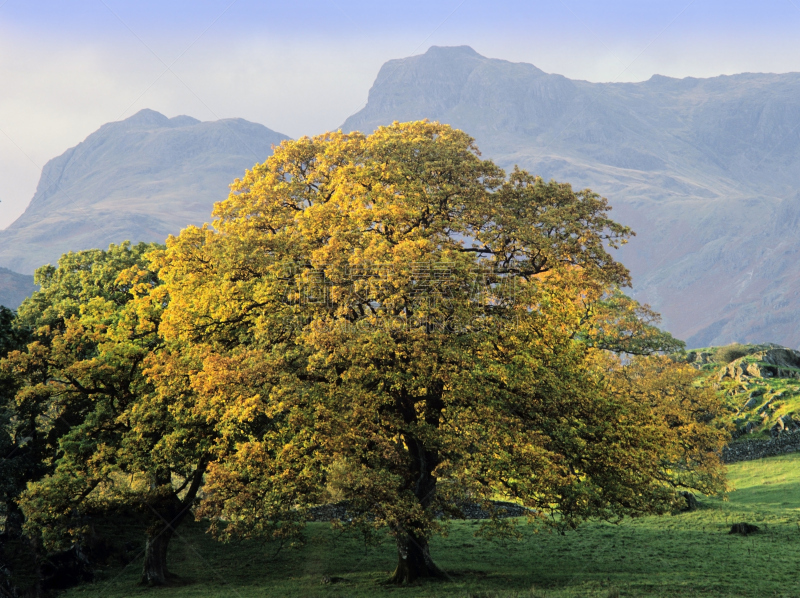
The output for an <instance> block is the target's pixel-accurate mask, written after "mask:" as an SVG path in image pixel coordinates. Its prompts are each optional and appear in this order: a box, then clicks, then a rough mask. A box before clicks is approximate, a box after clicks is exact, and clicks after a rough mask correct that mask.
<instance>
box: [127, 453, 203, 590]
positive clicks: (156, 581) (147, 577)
mask: <svg viewBox="0 0 800 598" xmlns="http://www.w3.org/2000/svg"><path fill="white" fill-rule="evenodd" d="M207 464H208V461H207V460H205V459H204V460H203V461H201V462H200V463H199V464H198V466H197V469H195V471H194V473H193V474H192V476H191V478H189V479H187V480H186V482H187V483H188V482H189V480H191V484H190V485H189V487H188V488H187V490H186V496H184V498H183V500H181V499H180V498H178V494H177V492H176V491H175V489H174V488H173V487H172V479H171V478H172V476H171V473H170V472H169V471H160V472H156V473H154V474H153V476H152V478H151V481H150V487H151V490H152V491H153V495H152V498H151V502H150V504H148V507H149V508H150V510H151V511H152V513H153V514H154V515H156V518H155V519H154V521H153V523H152V524H151V525H150V526H149V527H148V528H147V543H146V545H145V549H144V564H143V565H142V578H141V580H140V581H139V585H144V586H165V585H168V584H169V583H170V582H171V581H173V580H175V579H176V578H177V577H178V576H177V575H174V574H172V573H170V572H169V570H168V569H167V549H168V548H169V541H170V540H172V536H174V535H175V530H176V529H177V528H178V526H179V525H180V524H181V522H183V520H184V519H186V516H187V515H188V514H189V512H190V508H191V506H192V505H193V504H194V500H195V498H196V497H197V492H198V490H199V489H200V486H201V484H202V482H203V474H204V473H205V469H206V466H207ZM181 489H182V488H179V489H178V491H180V490H181Z"/></svg>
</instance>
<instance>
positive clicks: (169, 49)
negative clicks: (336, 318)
mask: <svg viewBox="0 0 800 598" xmlns="http://www.w3.org/2000/svg"><path fill="white" fill-rule="evenodd" d="M798 31H800V0H775V1H772V0H762V1H760V2H755V1H750V2H739V1H735V0H729V1H722V0H707V1H704V0H685V1H684V0H680V1H660V0H635V1H633V0H630V1H628V0H619V1H609V2H604V1H602V0H594V1H585V0H581V1H577V0H552V1H546V2H540V1H536V0H529V1H522V0H519V1H515V0H492V1H491V2H489V1H488V0H441V1H440V0H428V1H425V2H423V1H418V0H404V1H394V0H392V1H380V0H372V1H356V0H307V1H288V0H287V1H285V2H272V1H270V0H266V1H263V0H262V1H254V0H219V1H217V0H193V1H192V2H188V1H168V0H160V1H158V2H156V1H152V0H139V1H136V2H131V1H125V2H123V1H119V0H59V1H56V0H0V229H1V228H5V227H6V226H8V225H9V224H11V222H13V221H14V220H15V219H16V218H17V217H18V216H19V215H20V214H21V213H22V212H23V211H24V209H25V207H26V206H27V204H28V203H29V201H30V199H31V197H32V196H33V193H34V191H35V189H36V184H37V182H38V180H39V175H40V173H41V168H42V167H43V166H44V164H45V163H46V162H47V161H48V160H50V159H51V158H54V157H56V156H58V155H60V154H61V153H63V152H64V151H65V150H66V149H68V148H69V147H72V146H74V145H76V144H78V143H79V142H80V141H82V140H83V139H84V138H86V137H87V136H88V135H89V134H90V133H92V132H93V131H95V130H96V129H98V128H99V127H100V126H101V125H102V124H104V123H106V122H110V121H115V120H122V119H124V118H127V117H128V116H131V115H132V114H134V113H136V112H138V111H139V110H141V109H142V108H151V109H153V110H157V111H159V112H162V113H163V114H166V115H167V116H169V117H172V116H177V115H179V114H188V115H190V116H193V117H195V118H198V119H200V120H217V119H220V118H230V117H241V118H245V119H247V120H250V121H254V122H258V123H261V124H264V125H266V126H267V127H269V128H271V129H273V130H276V131H279V132H281V133H284V134H286V135H290V136H292V137H298V136H301V135H313V134H318V133H322V132H324V131H326V130H330V129H335V128H337V127H338V126H339V125H341V124H342V123H343V122H344V120H345V119H346V118H347V117H348V116H349V115H351V114H353V113H354V112H357V111H358V110H359V109H361V108H362V107H363V106H364V104H365V103H366V101H367V94H368V92H369V88H370V86H371V85H372V82H373V80H374V79H375V76H376V75H377V73H378V70H379V69H380V67H381V65H382V64H383V63H384V62H386V61H387V60H391V59H393V58H404V57H407V56H411V55H415V54H421V53H424V52H425V51H426V50H427V49H428V48H429V47H430V46H432V45H436V46H454V45H469V46H471V47H472V48H474V49H475V50H476V51H478V52H479V53H481V54H483V55H484V56H488V57H491V58H502V59H505V60H511V61H514V62H528V63H532V64H535V65H536V66H538V67H539V68H541V69H543V70H544V71H547V72H550V73H559V74H562V75H565V76H567V77H570V78H572V79H585V80H588V81H643V80H646V79H649V78H650V77H651V76H652V75H653V74H661V75H667V76H672V77H687V76H692V77H713V76H717V75H722V74H735V73H741V72H774V73H784V72H800V43H798V41H800V40H798V37H799V36H800V34H798V33H797V32H798Z"/></svg>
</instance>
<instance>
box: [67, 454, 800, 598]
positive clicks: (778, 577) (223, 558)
mask: <svg viewBox="0 0 800 598" xmlns="http://www.w3.org/2000/svg"><path fill="white" fill-rule="evenodd" d="M729 471H730V479H731V481H732V482H733V483H734V484H735V486H736V488H737V489H736V490H735V491H734V492H731V493H730V494H729V500H728V501H723V500H722V499H721V498H704V499H702V500H701V502H702V505H703V508H702V509H701V510H699V511H696V512H693V513H683V514H678V515H667V516H664V517H647V518H642V519H637V520H629V521H626V522H624V523H622V524H620V525H611V524H606V523H590V524H587V525H585V526H583V527H581V528H579V530H578V531H577V532H571V533H568V534H567V535H565V536H561V535H558V534H555V533H546V532H545V533H539V534H528V535H527V536H526V538H525V539H524V540H523V541H521V542H509V543H507V544H504V545H498V544H493V543H490V542H486V541H483V540H479V539H476V538H475V537H474V536H473V532H474V530H475V529H477V528H476V526H475V525H474V524H473V523H472V522H464V523H458V524H455V525H453V527H452V530H451V533H450V535H449V536H448V537H446V538H437V539H436V540H434V542H433V543H432V554H433V556H434V558H435V559H436V560H437V562H438V564H439V565H440V566H442V567H443V568H444V569H445V570H446V571H447V572H448V574H449V575H450V580H448V581H446V582H436V583H424V584H420V585H417V586H413V587H408V588H395V587H386V586H382V585H380V582H381V581H383V580H384V579H386V577H387V576H388V574H389V572H390V570H391V569H392V568H393V567H394V564H395V553H394V550H393V548H392V545H391V544H390V542H389V541H388V540H387V541H386V542H385V543H383V544H382V545H380V546H377V547H367V548H365V546H364V545H363V543H360V542H359V541H357V540H356V539H353V538H345V537H342V536H338V535H337V534H335V533H333V532H331V531H330V528H329V526H327V525H324V524H313V525H311V526H309V530H308V531H309V534H308V535H309V542H308V544H307V545H306V547H304V548H302V549H299V550H284V551H281V552H279V553H278V554H277V555H276V554H275V546H272V545H262V544H260V543H257V542H242V543H237V544H230V545H223V544H219V543H217V542H215V541H213V540H212V539H211V538H209V537H208V536H207V535H205V534H203V533H202V527H201V526H200V525H199V524H193V525H191V526H187V528H186V529H182V530H180V534H181V537H180V538H178V539H175V540H173V545H172V550H171V554H170V566H171V569H172V570H173V571H174V572H175V573H177V574H178V575H180V576H181V578H182V580H183V585H180V586H177V587H171V588H166V589H147V588H139V587H137V586H136V581H137V578H138V573H139V568H140V566H141V561H135V562H134V563H132V564H131V565H129V566H128V567H125V568H122V567H114V568H110V569H107V570H103V571H101V572H100V574H99V576H98V579H97V581H96V582H95V583H94V584H91V585H85V586H81V587H78V588H74V589H72V590H70V591H68V592H65V593H64V594H63V596H65V597H70V598H77V597H78V596H80V597H87V598H88V597H98V598H100V597H103V598H116V597H123V596H124V597H129V596H154V597H159V598H161V597H164V598H166V597H170V598H171V597H173V596H174V597H176V598H183V597H190V596H191V597H203V598H211V597H222V596H226V597H227V596H233V597H241V598H250V597H256V596H258V597H271V596H275V597H278V596H280V597H283V596H287V597H289V596H298V597H299V596H303V597H306V596H308V597H315V596H342V597H345V596H346V597H350V596H354V597H358V596H363V597H367V596H369V597H375V596H377V597H381V596H386V597H404V596H454V597H455V596H459V597H462V596H463V597H468V596H472V597H479V596H480V597H487V598H488V597H495V596H496V597H498V598H499V597H508V598H511V597H514V596H516V597H523V596H524V597H529V598H533V597H548V598H550V597H552V598H561V597H598V598H608V597H610V596H616V595H619V596H715V597H718V596H754V597H755V596H758V597H766V596H785V597H790V596H791V597H796V596H800V577H798V575H797V565H798V560H800V454H795V455H786V456H782V457H775V458H771V459H764V460H760V461H750V462H745V463H738V464H735V465H733V466H731V467H730V469H729ZM740 521H746V522H748V523H753V524H756V525H758V526H759V527H761V529H762V532H761V533H758V534H755V535H751V536H747V537H741V536H731V535H728V533H727V532H728V530H729V528H730V526H731V524H732V523H735V522H740ZM325 576H328V577H334V576H335V577H340V578H342V579H343V580H342V581H339V582H338V583H335V584H324V583H323V578H324V577H325Z"/></svg>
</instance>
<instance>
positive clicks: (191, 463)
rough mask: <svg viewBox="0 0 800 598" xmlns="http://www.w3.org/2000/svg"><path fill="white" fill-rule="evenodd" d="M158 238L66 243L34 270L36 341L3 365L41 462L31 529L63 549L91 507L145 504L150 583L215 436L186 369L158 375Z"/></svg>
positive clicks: (165, 358)
mask: <svg viewBox="0 0 800 598" xmlns="http://www.w3.org/2000/svg"><path fill="white" fill-rule="evenodd" d="M155 248H157V246H156V245H146V244H139V245H136V246H133V247H131V246H130V244H128V243H125V244H122V245H120V246H114V245H112V246H111V247H110V248H109V249H108V250H105V251H102V250H89V251H81V252H77V253H68V254H66V255H64V256H63V257H62V258H61V259H60V260H59V263H58V266H57V267H53V266H45V267H43V268H40V269H39V270H37V272H36V282H37V284H39V285H40V286H41V289H40V290H39V291H38V292H36V293H35V294H34V295H33V296H32V297H31V298H29V299H28V300H26V301H25V302H24V303H23V304H22V306H21V307H20V310H19V321H20V325H24V326H25V327H26V328H28V329H30V330H31V334H32V338H31V339H30V340H31V342H30V343H28V345H27V347H25V349H24V350H21V351H14V352H11V353H10V354H9V355H8V356H7V357H6V358H5V359H4V360H3V361H2V363H1V364H0V366H1V367H2V370H3V371H4V372H5V373H6V375H7V376H11V377H13V379H14V380H15V383H16V386H17V388H16V393H15V400H14V403H13V407H12V408H13V412H14V415H15V416H16V417H15V421H16V422H17V424H16V425H17V428H18V429H17V430H15V434H16V436H17V437H20V438H22V437H26V438H27V439H28V442H29V444H30V446H32V447H37V449H38V451H39V453H40V454H39V455H38V457H39V458H38V462H37V464H38V465H39V467H40V468H43V471H41V472H40V474H41V475H39V476H36V477H32V478H30V477H29V479H28V480H27V481H28V482H29V483H28V487H27V489H26V490H25V492H24V493H22V494H21V496H19V497H15V501H14V502H15V503H16V504H18V505H20V506H21V507H22V510H23V511H24V514H25V518H26V522H25V525H26V527H27V528H28V530H30V532H31V533H32V534H36V535H37V536H39V537H41V539H42V541H43V543H44V546H45V547H47V548H49V549H63V548H66V547H69V546H70V545H73V544H76V543H80V542H82V541H84V540H85V536H86V533H87V529H88V528H87V522H88V520H87V518H86V514H87V513H90V512H103V511H107V510H109V509H115V508H118V507H124V508H126V509H127V510H128V512H131V511H133V512H138V513H139V514H140V516H141V518H142V520H143V523H144V527H145V532H146V543H145V549H144V566H143V572H142V582H143V583H147V584H165V583H167V582H168V581H169V572H168V571H167V568H166V556H167V548H168V545H169V541H170V539H171V538H172V536H173V535H174V533H175V530H176V528H177V527H178V525H179V524H180V523H181V521H183V520H184V519H185V518H186V516H187V515H189V513H190V508H191V507H192V505H193V504H194V502H195V499H196V497H197V494H198V490H199V488H200V486H201V484H202V480H203V474H204V471H205V466H206V463H207V461H208V455H209V450H208V446H207V445H208V443H210V442H211V440H210V439H209V436H208V435H207V434H206V431H207V429H206V427H205V425H204V421H203V420H201V419H198V418H197V417H195V416H194V415H193V413H194V412H193V410H192V409H191V406H189V407H187V405H186V404H187V401H188V402H191V400H192V399H191V397H190V396H189V395H188V394H186V388H185V385H182V384H181V379H180V378H179V377H177V378H175V379H173V380H172V384H161V385H159V386H158V388H156V386H155V385H154V383H153V382H151V379H150V377H151V376H152V377H156V378H157V377H159V376H161V375H164V372H165V371H166V370H169V368H170V364H171V363H172V361H171V355H172V354H173V353H174V349H173V348H170V347H168V346H165V345H164V344H163V343H162V342H161V339H160V337H159V335H158V334H157V328H158V319H159V314H160V312H161V310H162V309H163V304H162V303H160V302H158V301H157V300H156V299H154V298H153V297H155V296H156V294H155V293H153V289H154V288H155V287H156V286H157V279H156V277H155V275H154V273H152V272H150V271H148V270H147V268H146V263H147V260H146V259H145V257H144V256H145V254H146V253H147V252H148V251H152V250H153V249H155ZM136 296H140V297H142V298H141V299H140V300H139V301H137V302H134V301H133V299H134V298H135V297H136ZM156 356H157V357H156ZM148 368H152V370H153V371H152V372H149V371H148ZM23 489H24V487H23Z"/></svg>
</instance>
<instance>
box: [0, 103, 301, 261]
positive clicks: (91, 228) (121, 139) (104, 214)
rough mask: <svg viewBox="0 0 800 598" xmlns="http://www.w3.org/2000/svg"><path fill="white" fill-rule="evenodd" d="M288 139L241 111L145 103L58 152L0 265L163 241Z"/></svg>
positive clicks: (200, 216)
mask: <svg viewBox="0 0 800 598" xmlns="http://www.w3.org/2000/svg"><path fill="white" fill-rule="evenodd" d="M283 139H287V137H286V136H285V135H282V134H280V133H276V132H275V131H272V130H270V129H268V128H266V127H264V126H262V125H259V124H255V123H251V122H247V121H245V120H242V119H227V120H220V121H216V122H200V121H198V120H196V119H194V118H190V117H188V116H177V117H175V118H167V117H166V116H164V115H163V114H159V113H158V112H154V111H153V110H142V111H141V112H138V113H137V114H135V115H133V116H132V117H130V118H128V119H127V120H123V121H120V122H113V123H109V124H106V125H103V126H102V127H100V129H99V130H98V131H96V132H95V133H92V134H91V135H89V137H87V138H86V140H85V141H83V142H82V143H79V144H78V145H77V146H75V147H73V148H71V149H69V150H67V151H66V152H64V153H63V154H62V155H61V156H59V157H57V158H54V159H53V160H50V161H49V162H48V163H47V164H46V165H45V167H44V169H43V171H42V177H41V179H40V181H39V186H38V188H37V189H36V194H35V195H34V197H33V200H32V201H31V203H30V205H29V206H28V209H27V210H26V211H25V213H24V214H23V215H22V216H20V218H19V219H17V220H16V221H15V222H14V223H13V224H12V225H11V226H10V227H8V228H7V229H6V230H3V231H0V266H4V267H7V268H10V269H12V270H16V271H18V272H24V273H32V272H33V271H34V270H35V269H36V268H37V267H38V266H41V265H43V264H45V263H55V262H56V261H57V260H58V257H59V256H60V255H61V254H62V253H65V252H66V251H70V250H72V251H78V250H82V249H90V248H93V247H100V248H104V247H107V246H108V244H109V243H112V242H113V243H119V242H121V241H125V240H130V241H132V242H137V241H163V240H164V239H165V238H166V237H167V235H168V234H170V233H177V232H179V231H180V230H181V229H182V228H184V227H185V226H186V225H188V224H201V223H203V222H206V221H208V220H209V219H210V214H211V208H212V206H213V204H214V202H217V201H221V200H223V199H225V198H226V197H227V195H228V185H229V184H230V183H231V182H232V181H233V180H234V179H235V178H236V177H239V176H241V175H242V174H244V171H245V169H247V168H251V167H252V166H253V165H254V164H256V163H257V162H263V161H264V160H265V159H266V158H267V157H268V156H269V155H270V154H271V153H272V150H271V146H272V145H273V144H278V143H280V142H281V141H282V140H283Z"/></svg>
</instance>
